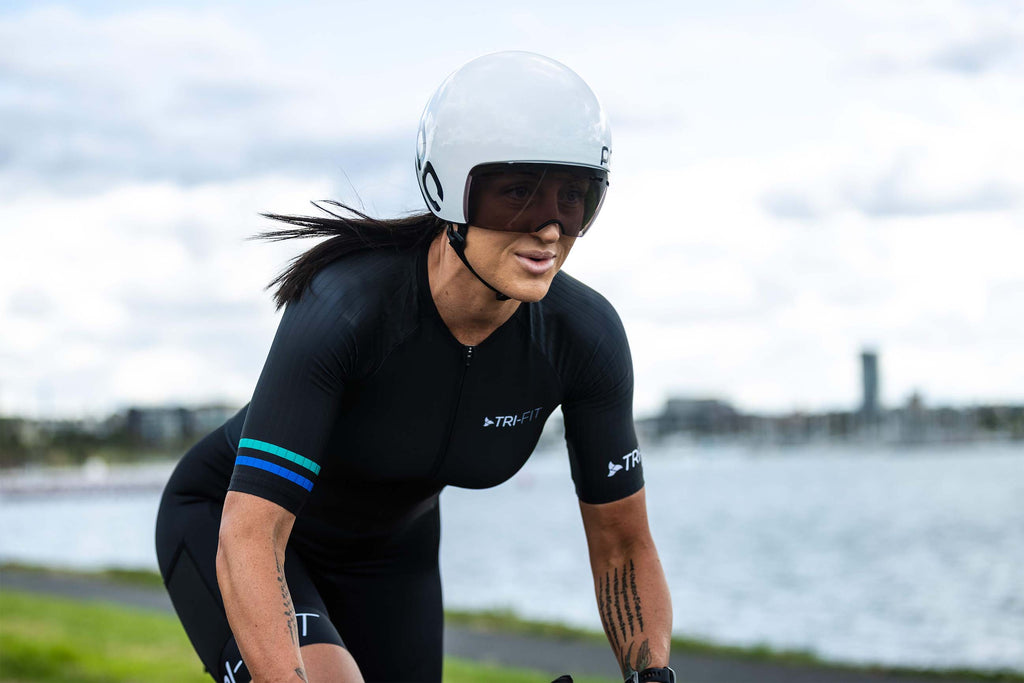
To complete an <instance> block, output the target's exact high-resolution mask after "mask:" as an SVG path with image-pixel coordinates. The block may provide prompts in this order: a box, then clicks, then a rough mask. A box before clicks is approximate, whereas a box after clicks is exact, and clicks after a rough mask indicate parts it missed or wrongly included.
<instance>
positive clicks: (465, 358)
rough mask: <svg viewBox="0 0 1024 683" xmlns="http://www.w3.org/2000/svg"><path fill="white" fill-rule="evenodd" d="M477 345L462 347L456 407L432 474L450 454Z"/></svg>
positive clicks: (439, 469) (436, 472)
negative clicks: (470, 365) (453, 434)
mask: <svg viewBox="0 0 1024 683" xmlns="http://www.w3.org/2000/svg"><path fill="white" fill-rule="evenodd" d="M475 348H476V347H475V346H465V345H464V346H463V347H462V369H461V370H460V371H459V390H458V394H457V396H456V398H455V408H454V410H452V414H451V417H450V418H448V432H447V433H446V434H445V437H444V441H443V442H442V443H441V450H440V451H439V452H438V454H437V458H436V459H435V460H434V467H433V468H432V469H431V472H430V476H431V477H436V476H437V474H438V473H439V472H440V471H441V466H442V465H443V464H444V460H445V456H446V455H448V447H449V446H450V445H451V441H452V432H454V431H455V418H456V417H458V415H459V406H461V405H462V386H463V385H464V384H465V383H466V372H467V371H468V370H467V368H469V364H470V363H471V362H473V350H474V349H475Z"/></svg>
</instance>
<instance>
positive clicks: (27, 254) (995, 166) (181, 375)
mask: <svg viewBox="0 0 1024 683" xmlns="http://www.w3.org/2000/svg"><path fill="white" fill-rule="evenodd" d="M506 49H520V50H529V51H534V52H539V53H541V54H545V55H547V56H549V57H552V58H554V59H557V60H559V61H561V62H563V63H565V64H566V65H568V66H570V67H571V68H573V69H574V70H575V71H577V72H578V73H579V74H580V75H581V76H582V77H583V78H584V79H585V80H586V81H587V82H588V83H589V84H590V86H591V87H592V88H593V90H594V91H595V92H596V93H597V94H598V96H599V98H600V99H601V100H602V102H603V103H604V105H605V107H606V109H607V111H608V116H609V119H610V122H611V126H612V133H613V140H614V143H613V160H612V167H611V188H610V190H609V194H608V198H607V201H606V203H605V208H604V210H603V212H602V214H601V216H600V217H599V218H598V220H597V222H596V223H595V225H594V227H593V228H592V230H591V231H590V232H589V233H588V234H587V236H586V237H585V238H583V239H581V240H579V241H578V242H577V244H576V246H575V247H574V249H573V252H572V254H571V256H570V258H569V260H568V261H567V263H566V270H567V271H568V272H569V273H571V274H573V275H574V276H576V277H578V278H580V279H582V280H583V281H584V282H586V283H588V284H589V285H591V286H592V287H594V288H595V289H597V290H598V291H600V292H601V293H602V294H604V295H605V296H606V297H607V298H608V299H609V300H610V301H611V302H612V303H613V304H614V305H615V307H616V309H617V310H618V312H619V314H620V316H621V317H622V319H623V322H624V324H625V326H626V331H627V334H628V336H629V339H630V344H631V348H632V354H633V361H634V366H635V374H636V399H635V411H636V413H637V414H638V415H640V416H643V415H650V414H653V413H655V412H657V410H658V409H659V408H660V406H661V405H662V403H663V401H664V400H665V399H666V398H668V397H670V396H685V397H714V398H720V399H723V400H727V401H730V402H732V403H733V404H734V405H736V406H737V407H739V408H740V409H742V410H747V411H759V412H770V413H782V412H787V411H790V410H841V409H854V408H856V407H857V405H858V404H859V401H860V367H859V354H860V352H861V350H862V349H863V348H873V349H876V350H877V351H878V353H879V355H880V366H881V372H882V401H883V403H884V404H885V405H888V406H897V405H901V404H903V403H904V402H905V401H906V400H907V398H908V396H909V395H910V394H911V393H912V392H914V391H918V392H920V393H921V394H922V395H923V397H924V400H925V402H926V404H932V405H936V404H953V405H965V404H974V403H981V402H1002V403H1011V402H1016V403H1020V402H1022V401H1024V133H1022V130H1024V2H1022V1H1019V0H978V1H975V2H952V1H943V0H922V1H916V2H915V1H908V2H891V1H889V0H857V1H856V2H854V1H852V0H851V1H845V0H836V1H832V2H795V1H790V0H781V1H779V2H773V3H757V2H749V1H746V2H741V1H731V0H729V1H725V2H718V3H707V2H667V1H661V2H652V1H650V0H636V1H634V2H629V3H623V2H596V1H590V2H576V1H568V2H561V3H551V2H537V1H535V0H523V1H521V2H516V3H507V4H496V3H488V4H484V3H478V2H477V3H470V2H458V1H447V0H439V1H438V2H434V3H426V4H424V3H419V2H417V3H413V2H393V3H380V2H359V1H356V2H345V3H334V2H332V3H302V2H290V3H287V4H285V3H278V2H245V3H242V2H238V3H207V2H202V3H200V2H177V3H168V2H132V3H114V2H98V1H86V2H75V3H73V4H66V5H61V4H47V3H46V2H31V3H28V2H9V1H8V2H4V3H2V4H0V414H18V415H26V416H31V417H39V416H66V417H73V416H82V415H102V414H105V413H107V412H110V411H114V410H118V409H121V408H124V407H125V406H129V405H155V404H161V403H179V402H180V403H187V404H198V403H207V402H221V401H224V402H228V403H233V404H238V405H240V404H242V403H244V402H245V401H246V400H248V397H249V396H250V395H251V393H252V390H253V387H254V385H255V382H256V379H257V378H258V375H259V372H260V368H261V367H262V364H263V361H264V358H265V356H266V353H267V350H268V348H269V345H270V342H271V340H272V338H273V334H274V330H275V329H276V325H277V321H278V319H279V314H278V313H277V312H276V311H275V310H274V306H273V303H272V302H271V298H270V293H269V292H267V291H265V289H264V287H265V286H266V284H267V283H268V282H269V281H270V280H271V279H272V278H273V277H274V276H275V275H276V274H277V273H278V272H279V271H280V270H281V269H282V268H283V267H284V266H285V265H286V264H287V262H288V260H289V259H290V258H291V257H293V256H295V255H297V254H298V253H299V252H300V251H301V250H303V249H305V248H306V246H307V245H306V244H302V243H295V242H292V243H287V242H286V243H282V244H274V245H270V244H266V243H260V242H255V241H252V240H249V239H248V238H249V237H250V236H252V235H253V234H254V233H256V232H259V231H261V230H265V229H267V228H269V227H272V226H271V224H270V223H269V222H268V221H266V220H264V219H262V218H260V216H259V213H260V212H276V213H309V212H311V211H314V209H313V208H312V207H311V206H310V204H309V202H310V200H318V199H327V198H331V199H337V200H341V201H345V202H351V203H355V204H356V205H358V206H361V207H363V208H364V209H365V210H367V211H369V212H371V213H374V214H377V215H382V216H395V215H399V214H402V213H406V212H411V211H419V210H421V209H422V208H423V205H422V199H421V198H420V196H419V192H418V190H417V188H416V184H415V177H414V175H413V170H412V169H413V154H414V144H415V135H416V127H417V124H418V121H419V116H420V113H421V111H422V109H423V106H424V105H425V104H426V102H427V100H428V99H429V97H430V95H431V93H432V92H433V90H434V89H435V88H436V87H437V86H438V85H439V84H440V82H441V81H442V80H443V79H444V77H445V76H446V75H447V74H448V73H450V72H451V71H453V70H455V69H456V68H458V67H459V66H460V65H461V64H463V63H464V62H466V61H468V60H469V59H472V58H474V57H476V56H479V55H481V54H485V53H488V52H493V51H497V50H506Z"/></svg>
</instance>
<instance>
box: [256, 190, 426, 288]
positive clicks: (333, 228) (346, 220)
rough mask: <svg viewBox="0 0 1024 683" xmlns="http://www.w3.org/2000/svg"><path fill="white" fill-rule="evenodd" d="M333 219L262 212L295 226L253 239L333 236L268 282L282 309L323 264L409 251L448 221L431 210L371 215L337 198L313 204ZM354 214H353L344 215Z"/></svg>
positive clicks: (270, 239)
mask: <svg viewBox="0 0 1024 683" xmlns="http://www.w3.org/2000/svg"><path fill="white" fill-rule="evenodd" d="M321 204H329V205H331V206H335V207H338V208H340V209H342V210H343V212H344V213H342V214H337V213H334V212H333V211H331V210H329V209H325V208H324V207H323V206H322V205H321ZM313 206H315V207H316V208H318V209H320V210H321V211H323V212H324V213H326V214H328V216H329V217H319V216H284V215H280V214H276V213H264V214H261V215H262V216H264V217H266V218H270V219H272V220H275V221H281V222H283V223H288V224H289V225H292V226H294V227H290V228H282V229H280V230H271V231H268V232H261V233H259V234H257V235H255V236H254V237H253V239H264V240H268V241H270V242H281V241H283V240H290V239H297V238H306V237H330V239H328V240H324V241H323V242H321V243H320V244H317V245H316V246H315V247H313V248H312V249H309V250H308V251H306V252H304V253H302V254H300V255H298V256H296V257H295V258H294V259H292V261H291V263H290V264H289V265H288V267H287V268H285V269H284V270H283V271H282V272H281V273H280V274H279V275H278V276H277V277H275V278H274V279H273V280H271V281H270V284H269V285H267V289H271V288H273V287H277V289H276V290H275V292H274V303H275V304H276V305H277V307H278V308H281V307H282V306H284V305H285V304H287V303H288V302H290V301H296V300H298V298H299V297H300V296H302V292H303V291H305V289H306V287H307V286H308V285H309V282H310V280H312V279H313V276H314V275H316V274H317V273H318V272H319V271H320V269H321V268H323V267H324V266H326V265H327V264H329V263H333V262H334V261H337V260H338V259H339V258H341V257H342V256H345V255H346V254H351V253H352V252H355V251H360V250H363V249H380V248H385V247H390V248H392V249H411V248H413V247H417V246H421V245H426V244H427V243H428V242H430V241H431V240H432V239H433V238H434V236H435V235H437V234H438V233H439V232H440V231H441V230H443V229H444V227H445V225H446V224H445V222H444V221H442V220H441V219H440V218H437V217H436V216H434V215H433V214H431V213H417V214H412V215H410V216H405V217H403V218H371V217H370V216H368V215H366V214H365V213H363V212H362V211H357V210H356V209H353V208H352V207H350V206H346V205H345V204H341V203H339V202H335V201H331V200H325V201H323V202H313ZM345 214H350V215H345Z"/></svg>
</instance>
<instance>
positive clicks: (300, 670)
mask: <svg viewBox="0 0 1024 683" xmlns="http://www.w3.org/2000/svg"><path fill="white" fill-rule="evenodd" d="M295 675H296V676H298V677H299V680H302V681H306V682H307V683H308V682H309V679H308V678H306V672H305V671H304V670H303V668H302V667H301V666H300V667H299V668H298V669H296V670H295Z"/></svg>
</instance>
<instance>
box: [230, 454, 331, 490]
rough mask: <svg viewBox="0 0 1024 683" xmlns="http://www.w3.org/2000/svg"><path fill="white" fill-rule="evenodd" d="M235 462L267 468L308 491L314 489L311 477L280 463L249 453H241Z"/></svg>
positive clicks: (262, 468)
mask: <svg viewBox="0 0 1024 683" xmlns="http://www.w3.org/2000/svg"><path fill="white" fill-rule="evenodd" d="M235 464H236V465H245V466H246V467H255V468H256V469H260V470H265V471H267V472H270V473H271V474H276V475H277V476H279V477H284V478H285V479H287V480H288V481H290V482H292V483H295V484H298V485H299V486H301V487H302V488H304V489H306V490H307V491H312V490H313V482H311V481H310V480H309V479H306V478H305V477H303V476H302V475H299V474H295V473H294V472H292V471H291V470H286V469H285V468H283V467H281V466H280V465H275V464H273V463H270V462H266V461H265V460H260V459H259V458H250V457H249V456H247V455H240V456H238V457H237V458H235Z"/></svg>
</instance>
